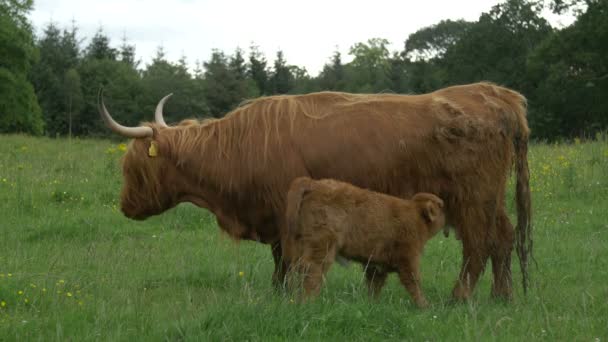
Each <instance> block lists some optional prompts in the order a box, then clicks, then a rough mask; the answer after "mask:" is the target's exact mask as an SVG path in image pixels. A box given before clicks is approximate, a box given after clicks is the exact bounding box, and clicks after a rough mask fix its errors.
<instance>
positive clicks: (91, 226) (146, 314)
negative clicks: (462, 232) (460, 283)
mask: <svg viewBox="0 0 608 342" xmlns="http://www.w3.org/2000/svg"><path fill="white" fill-rule="evenodd" d="M124 149H125V145H124V144H117V143H116V142H113V141H109V140H94V139H86V140H80V139H72V140H67V139H48V138H33V137H28V136H22V135H0V340H2V341H5V340H6V341H13V340H15V341H25V340H34V341H36V340H39V341H53V340H56V341H66V340H71V341H89V340H101V341H135V340H137V341H161V340H170V341H173V340H184V341H201V340H203V341H214V340H263V341H275V340H276V341H279V340H361V341H370V340H414V341H427V340H428V341H471V340H482V341H495V340H496V341H505V340H508V341H510V340H512V341H521V340H547V341H607V340H608V139H607V137H606V136H605V135H598V136H596V137H594V138H593V139H589V140H588V141H582V142H581V141H580V140H575V141H574V142H572V143H570V144H542V143H536V144H533V145H532V146H531V149H530V153H529V160H530V169H531V187H532V196H533V198H532V199H533V225H534V233H533V238H534V257H535V260H536V264H535V265H532V266H531V289H530V291H529V293H528V295H527V296H524V294H523V292H522V288H521V277H520V273H519V268H518V263H517V258H516V256H515V254H513V272H514V274H513V277H514V287H515V290H514V299H513V301H512V302H510V303H504V302H501V301H496V300H494V299H492V298H491V297H490V281H491V279H490V278H491V270H490V269H489V267H490V266H488V269H487V270H486V273H485V275H484V276H483V278H482V280H481V282H480V284H479V285H478V287H477V289H476V292H475V295H474V297H473V299H472V300H471V301H469V302H467V303H453V302H452V301H451V300H450V292H451V289H452V287H453V285H454V281H455V280H456V277H457V274H458V271H459V268H460V263H461V254H460V253H461V248H460V245H459V242H458V241H457V240H456V239H455V238H454V236H453V234H452V235H451V236H450V237H449V238H445V237H444V236H443V235H442V234H439V235H438V236H437V237H436V238H434V239H433V240H431V241H430V242H429V244H428V245H427V247H426V250H425V254H424V258H423V261H422V271H423V284H422V285H423V289H424V291H425V293H426V295H427V298H428V299H429V301H430V302H431V307H430V308H429V309H426V310H419V309H416V308H415V306H414V305H413V304H412V302H411V301H410V298H409V296H408V294H407V293H406V291H405V290H404V289H403V287H402V286H401V285H400V284H399V282H398V279H397V278H396V276H395V275H392V276H391V277H389V280H388V284H387V286H386V287H385V289H384V290H383V293H382V295H381V296H380V298H379V300H378V301H377V302H373V301H370V300H368V299H367V297H366V289H365V287H364V283H363V273H362V272H361V268H360V267H359V266H358V265H351V266H350V267H347V268H343V267H339V266H334V268H333V269H332V270H331V271H330V273H329V275H328V278H327V283H326V286H325V288H324V290H323V292H322V294H321V296H320V298H319V299H318V300H317V301H315V302H312V303H307V304H298V303H295V302H294V301H293V298H291V296H290V295H289V294H285V293H282V292H277V291H275V290H273V289H272V287H271V284H270V278H271V273H272V269H273V262H272V257H271V255H270V249H269V247H268V246H265V245H261V244H258V243H254V242H240V243H236V242H234V241H232V240H231V239H230V238H228V237H227V236H225V235H224V234H223V233H221V231H220V230H219V229H218V228H217V225H216V222H215V218H214V217H213V216H212V215H210V214H209V213H208V212H207V211H204V210H201V209H198V208H195V207H194V206H192V205H188V204H182V205H180V206H178V207H177V208H175V209H172V210H170V211H168V212H167V213H165V214H163V215H161V216H157V217H153V218H150V219H148V220H146V221H143V222H136V221H132V220H129V219H127V218H125V217H124V216H123V215H122V214H121V212H120V209H119V193H120V186H121V174H120V167H119V165H120V157H121V155H122V154H123V152H124ZM512 190H513V186H512V185H511V186H510V192H509V195H508V196H509V199H508V203H509V210H510V214H511V215H512V217H514V209H513V200H512V197H513V191H512Z"/></svg>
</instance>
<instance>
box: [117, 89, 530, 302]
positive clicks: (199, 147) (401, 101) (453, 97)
mask: <svg viewBox="0 0 608 342" xmlns="http://www.w3.org/2000/svg"><path fill="white" fill-rule="evenodd" d="M145 125H146V126H148V127H151V128H152V130H153V132H154V134H153V137H149V138H138V139H134V140H133V142H132V143H131V144H130V146H129V149H128V151H127V153H126V155H125V157H124V161H123V173H124V177H125V183H124V187H123V190H122V210H123V212H124V213H125V215H126V216H128V217H132V218H139V219H143V218H145V217H148V216H150V215H154V214H159V213H161V212H163V211H165V210H167V209H169V208H171V207H173V206H175V205H176V204H177V203H179V202H184V201H189V202H192V203H194V204H196V205H198V206H200V207H203V208H207V209H209V210H211V211H212V212H213V213H214V214H215V215H216V216H217V219H218V223H219V225H220V227H221V228H222V229H223V230H225V231H226V232H227V233H228V234H230V235H231V236H233V237H234V238H236V239H252V240H258V241H261V242H264V243H268V244H271V245H272V246H273V247H272V248H273V256H274V258H275V265H276V267H275V273H274V278H273V279H275V281H281V280H282V279H283V277H284V269H285V268H284V266H285V265H283V264H282V263H281V261H280V256H281V250H280V237H281V234H282V232H283V231H284V229H285V222H284V212H285V197H286V193H287V189H288V187H289V184H290V182H291V181H292V180H293V179H295V178H296V177H300V176H308V177H311V178H314V179H320V178H333V179H337V180H341V181H346V182H349V183H352V184H354V185H356V186H359V187H362V188H367V189H371V190H374V191H378V192H382V193H386V194H390V195H394V196H397V197H401V198H410V197H411V196H412V195H413V194H415V193H417V192H430V193H435V194H437V195H439V196H440V197H441V198H442V199H443V200H444V201H445V206H446V215H447V221H448V224H449V225H451V226H452V227H454V229H455V230H456V232H457V236H458V237H459V238H460V239H461V240H462V245H463V260H462V269H461V272H460V276H459V279H458V281H457V283H456V286H455V288H454V291H453V295H454V296H455V297H456V298H463V299H464V298H467V297H468V296H469V295H470V293H471V291H472V289H473V288H474V286H475V284H476V283H477V280H478V278H479V276H480V275H481V273H482V272H483V270H484V268H485V265H486V262H487V260H488V258H490V259H491V261H492V271H493V274H494V282H493V286H492V293H493V294H494V295H499V296H504V297H509V296H510V295H511V287H512V285H511V251H512V249H513V243H514V241H515V242H516V243H517V252H518V255H519V259H520V264H521V266H522V270H523V272H522V273H523V275H524V278H523V279H524V289H526V287H527V265H528V261H527V260H528V253H529V252H530V251H531V247H532V246H531V236H530V227H531V225H530V193H529V185H528V182H529V174H528V161H527V146H528V136H529V129H528V125H527V121H526V100H525V98H524V97H523V96H522V95H520V94H519V93H517V92H515V91H512V90H509V89H506V88H503V87H499V86H496V85H493V84H489V83H476V84H470V85H462V86H453V87H449V88H445V89H441V90H438V91H435V92H433V93H429V94H424V95H392V94H378V95H354V94H346V93H337V92H321V93H314V94H308V95H285V96H272V97H264V98H260V99H257V100H253V101H250V102H249V103H246V104H244V105H242V106H241V107H239V108H237V109H235V110H234V111H232V112H231V113H229V114H227V115H226V116H225V117H224V118H223V119H219V120H210V121H202V122H195V121H192V120H190V121H188V122H184V123H182V124H180V125H176V126H173V127H165V126H163V125H160V124H155V123H150V124H145ZM152 140H154V141H155V144H156V145H157V146H158V156H156V157H150V156H149V154H148V151H149V148H150V144H151V141H152ZM513 167H515V170H516V173H517V178H516V203H517V218H518V220H517V238H515V236H514V230H513V227H512V225H511V223H510V221H509V218H508V217H507V213H506V209H505V191H506V185H507V179H508V177H509V173H510V171H511V170H512V168H513Z"/></svg>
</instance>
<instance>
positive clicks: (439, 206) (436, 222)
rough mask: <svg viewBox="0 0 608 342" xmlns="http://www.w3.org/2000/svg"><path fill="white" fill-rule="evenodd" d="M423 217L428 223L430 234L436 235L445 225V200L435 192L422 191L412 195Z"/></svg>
mask: <svg viewBox="0 0 608 342" xmlns="http://www.w3.org/2000/svg"><path fill="white" fill-rule="evenodd" d="M412 200H413V201H414V203H416V208H417V209H418V212H419V214H420V215H421V216H422V219H423V220H424V222H425V223H426V224H427V227H428V232H429V236H434V235H435V234H437V232H439V230H440V229H441V228H442V227H444V226H445V211H444V208H443V200H442V199H441V198H439V197H437V196H435V195H433V194H429V193H425V192H420V193H417V194H415V195H414V197H412Z"/></svg>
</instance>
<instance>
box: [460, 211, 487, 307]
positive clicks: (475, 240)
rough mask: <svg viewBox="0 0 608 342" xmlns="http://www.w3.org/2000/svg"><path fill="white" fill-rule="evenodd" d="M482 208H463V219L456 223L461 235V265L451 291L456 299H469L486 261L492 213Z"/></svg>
mask: <svg viewBox="0 0 608 342" xmlns="http://www.w3.org/2000/svg"><path fill="white" fill-rule="evenodd" d="M483 208H484V206H483V205H482V204H480V205H478V206H475V207H471V208H468V209H464V210H465V215H463V217H462V219H463V220H462V221H461V220H459V221H460V222H458V223H457V224H458V225H459V227H460V229H459V231H460V233H461V237H462V267H461V270H460V275H459V277H458V281H457V282H456V285H455V286H454V290H453V291H452V295H453V296H454V298H455V299H456V300H467V299H469V297H470V296H471V294H472V293H473V289H475V285H476V284H477V281H478V280H479V277H480V276H481V274H482V273H483V271H484V269H485V266H486V262H487V261H488V257H489V253H488V250H489V248H488V247H489V246H488V233H489V231H490V230H492V229H493V228H492V226H493V225H494V215H491V213H486V212H484V209H483ZM488 214H490V215H488ZM490 217H491V218H490Z"/></svg>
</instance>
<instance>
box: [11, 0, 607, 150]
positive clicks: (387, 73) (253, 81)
mask: <svg viewBox="0 0 608 342" xmlns="http://www.w3.org/2000/svg"><path fill="white" fill-rule="evenodd" d="M32 8H33V3H32V0H0V55H1V56H2V58H1V59H0V133H1V132H26V133H30V134H45V135H48V136H64V135H77V136H100V135H106V134H109V132H108V130H107V129H105V127H104V126H103V123H102V122H101V120H100V119H99V114H98V111H97V96H98V91H99V89H100V88H101V87H103V89H104V93H105V99H106V101H107V104H108V106H109V107H110V106H111V112H112V115H113V116H114V117H115V118H116V119H117V120H119V121H120V122H121V123H124V124H126V125H137V124H138V123H139V122H140V121H141V120H143V119H151V117H152V113H153V112H154V107H155V105H156V103H157V102H158V101H159V99H160V98H162V97H163V96H165V95H166V94H168V93H174V94H175V95H174V97H173V98H172V99H171V101H170V104H169V105H168V106H167V107H166V111H165V116H166V118H167V120H168V121H170V122H176V121H179V120H181V119H184V118H189V117H222V116H223V115H225V114H226V113H227V112H229V111H230V110H232V109H234V108H235V107H236V106H238V105H239V103H241V102H242V101H243V100H245V99H250V98H254V97H258V96H265V95H274V94H300V93H309V92H314V91H321V90H333V91H347V92H355V93H378V92H393V93H404V94H415V93H425V92H429V91H433V90H436V89H438V88H441V87H444V86H449V85H454V84H463V83H470V82H475V81H481V80H486V81H492V82H495V83H498V84H501V85H505V86H507V87H510V88H513V89H516V90H518V91H520V92H522V93H523V94H525V95H526V97H527V98H528V102H529V121H530V125H531V128H532V130H533V136H534V137H535V138H537V139H548V140H552V139H559V138H569V137H574V136H581V135H591V134H594V133H595V132H598V131H602V130H606V129H607V128H608V0H552V1H548V0H547V1H540V0H534V1H533V0H507V1H506V2H504V3H500V4H498V5H496V6H494V7H492V8H491V9H490V10H489V11H488V12H485V13H483V14H481V16H480V17H479V19H478V20H477V21H464V20H443V21H440V22H439V23H437V24H435V25H432V26H429V27H424V28H421V29H420V30H418V31H417V32H415V33H413V34H411V35H409V37H407V38H406V39H405V44H404V46H403V49H402V50H401V51H389V48H388V46H389V42H388V41H387V40H385V39H382V38H372V39H369V40H367V41H365V42H360V43H356V44H354V45H353V46H352V47H351V48H350V50H349V54H350V56H351V57H352V60H351V61H350V62H348V63H344V62H343V60H342V59H343V58H342V55H341V54H340V52H338V51H336V52H334V53H333V54H332V55H331V56H329V57H328V58H327V62H326V64H325V65H324V67H323V69H322V70H321V72H320V73H319V74H318V75H317V76H311V75H309V74H308V72H307V70H306V69H305V68H303V67H299V66H296V65H291V64H290V63H288V62H287V60H286V58H285V56H284V54H283V52H282V51H278V52H277V53H276V58H275V59H274V62H273V63H269V62H268V60H267V59H266V57H265V55H264V54H263V53H262V52H260V50H259V48H258V47H257V46H251V47H249V48H248V50H247V51H245V50H243V49H240V48H237V49H235V50H234V51H233V52H232V53H230V54H226V53H225V52H224V51H220V50H213V51H212V53H211V56H210V57H209V58H208V60H207V61H205V62H203V63H202V64H201V63H198V62H197V63H196V67H195V68H194V70H192V71H190V70H189V68H188V61H187V60H186V58H185V57H182V58H181V59H180V60H179V61H177V62H171V61H168V60H167V58H166V55H165V51H164V50H163V48H162V47H161V48H159V49H158V50H157V52H156V56H155V57H154V58H153V59H152V61H151V63H150V64H148V65H145V66H142V65H141V62H140V61H139V60H138V59H137V57H136V49H135V48H136V47H135V46H134V45H133V44H131V43H129V41H128V40H127V39H126V38H123V40H122V41H121V42H119V43H118V44H117V45H114V44H113V42H111V41H110V39H109V38H108V36H107V35H106V34H105V33H104V32H103V30H102V29H100V30H99V31H98V32H97V33H96V34H95V36H94V37H92V38H91V39H90V41H89V43H88V44H87V45H86V46H82V41H83V40H82V38H81V37H80V36H79V33H78V27H77V25H76V23H74V22H72V23H71V25H70V26H68V27H64V28H60V27H58V26H57V25H56V24H55V23H50V24H48V25H47V26H46V27H45V28H44V30H43V32H42V34H41V35H40V36H39V37H35V36H34V34H33V28H32V27H31V24H30V23H29V22H28V20H27V14H28V13H29V11H31V10H32ZM544 8H550V9H551V10H553V11H554V12H555V13H562V12H564V11H571V12H572V13H574V14H575V15H576V21H575V22H574V23H573V24H572V25H570V26H567V27H565V28H562V29H558V28H555V27H552V26H551V25H550V23H549V22H548V21H547V20H546V19H545V18H543V16H542V15H541V11H542V10H543V9H544Z"/></svg>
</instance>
